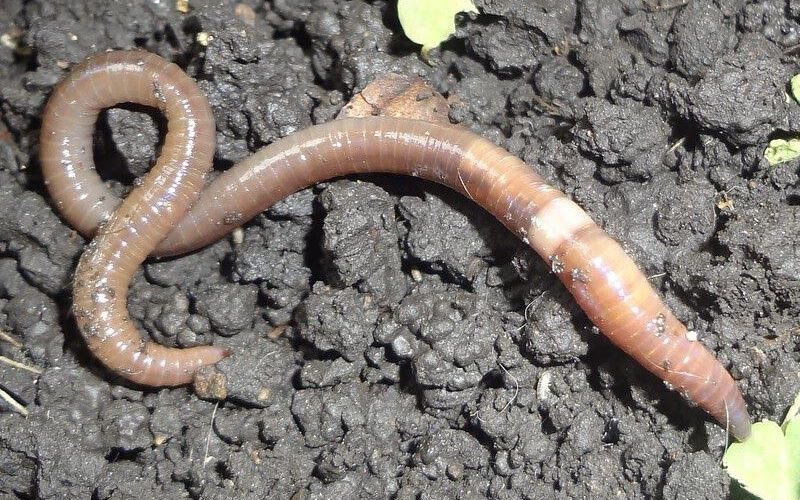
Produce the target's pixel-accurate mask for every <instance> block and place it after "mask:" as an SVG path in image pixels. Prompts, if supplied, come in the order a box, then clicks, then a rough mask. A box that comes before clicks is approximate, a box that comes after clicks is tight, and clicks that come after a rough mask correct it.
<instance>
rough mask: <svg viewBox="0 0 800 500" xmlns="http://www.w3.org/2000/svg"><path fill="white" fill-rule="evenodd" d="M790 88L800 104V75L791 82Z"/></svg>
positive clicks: (795, 76)
mask: <svg viewBox="0 0 800 500" xmlns="http://www.w3.org/2000/svg"><path fill="white" fill-rule="evenodd" d="M789 88H790V89H792V97H794V100H795V101H797V102H800V74H797V75H794V76H793V77H792V79H791V80H790V81H789Z"/></svg>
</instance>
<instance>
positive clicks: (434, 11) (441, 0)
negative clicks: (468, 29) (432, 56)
mask: <svg viewBox="0 0 800 500" xmlns="http://www.w3.org/2000/svg"><path fill="white" fill-rule="evenodd" d="M459 12H478V9H476V8H475V5H474V4H473V3H472V0H397V16H398V17H399V18H400V25H401V26H402V27H403V31H404V32H405V34H406V36H407V37H408V38H409V39H410V40H411V41H412V42H415V43H418V44H420V45H422V53H423V54H427V53H428V51H430V50H431V49H433V48H435V47H437V46H438V45H439V44H440V43H442V42H443V41H445V40H447V38H448V37H449V36H450V35H452V34H453V33H454V32H455V31H456V22H455V17H456V14H458V13H459Z"/></svg>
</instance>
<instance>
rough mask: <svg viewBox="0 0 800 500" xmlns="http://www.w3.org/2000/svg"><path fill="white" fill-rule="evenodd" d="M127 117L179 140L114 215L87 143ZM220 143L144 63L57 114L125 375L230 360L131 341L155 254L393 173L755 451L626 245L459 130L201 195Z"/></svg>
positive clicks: (73, 208) (67, 172) (92, 274)
mask: <svg viewBox="0 0 800 500" xmlns="http://www.w3.org/2000/svg"><path fill="white" fill-rule="evenodd" d="M126 101H127V102H136V103H141V104H145V105H149V106H156V107H158V108H160V109H161V110H163V111H164V112H165V113H166V114H167V118H168V120H169V132H168V134H167V137H166V140H165V144H164V147H163V149H162V155H161V157H160V158H159V161H158V164H157V165H156V166H155V167H154V168H153V169H152V171H151V172H150V173H149V174H148V175H147V176H146V177H145V179H144V183H143V184H142V185H141V186H140V187H137V188H135V189H134V190H133V191H132V193H131V195H130V196H128V197H127V198H126V199H125V200H124V202H122V203H121V204H120V205H119V207H118V208H116V206H117V205H118V204H119V203H120V202H119V200H117V199H115V198H114V196H113V195H112V194H111V193H110V191H109V190H108V189H107V187H106V186H105V185H104V184H103V183H102V181H101V180H100V179H99V177H98V176H97V174H96V173H95V172H94V171H93V169H92V165H93V162H92V158H91V151H92V149H91V138H92V129H93V126H94V120H95V118H96V115H97V112H98V111H99V110H100V109H102V108H104V107H108V106H112V105H114V104H116V103H119V102H126ZM213 134H214V126H213V120H212V117H211V112H210V110H209V108H208V105H207V103H206V102H205V99H204V98H203V96H202V94H201V93H200V92H199V90H198V89H197V88H196V87H195V86H194V84H193V83H192V82H191V80H190V79H189V78H188V77H187V76H186V75H184V74H183V72H182V71H180V69H179V68H178V67H177V66H174V65H172V64H167V63H166V62H164V61H163V60H161V59H160V58H158V57H157V56H154V55H150V54H147V53H144V52H139V51H132V52H110V53H106V54H101V55H97V56H94V57H93V58H91V59H90V60H89V61H87V62H86V63H84V64H82V65H81V66H79V67H78V68H76V70H75V71H73V73H72V75H71V76H70V77H69V78H68V79H67V80H66V81H65V82H64V83H62V84H61V85H60V86H59V87H58V88H57V89H56V91H55V92H54V94H53V97H52V98H51V100H50V102H49V103H48V106H47V109H46V113H45V117H44V123H43V126H42V163H43V165H44V169H45V177H46V179H47V182H48V188H49V190H50V192H51V194H52V196H53V198H54V199H56V203H57V205H58V207H59V209H61V210H62V212H63V214H64V217H65V218H66V219H67V220H68V221H69V222H70V224H72V225H73V226H74V227H75V228H76V229H78V230H79V231H81V232H82V233H83V234H86V235H91V234H92V233H93V232H94V231H95V228H96V227H97V226H98V224H100V223H101V222H103V221H105V220H106V219H108V220H107V222H105V223H104V224H103V225H102V226H101V227H102V229H100V230H98V231H97V236H96V238H95V240H94V241H93V242H92V243H91V244H90V247H89V249H88V250H87V251H86V253H85V254H84V256H83V257H82V258H81V261H80V263H79V265H78V270H77V273H76V277H75V304H74V310H75V315H76V317H77V318H78V324H79V326H80V328H81V331H82V332H83V336H84V337H85V338H86V340H87V342H88V344H89V347H90V348H91V350H92V351H93V352H94V353H95V354H96V355H97V357H98V358H99V359H100V360H101V361H102V362H103V363H104V364H105V365H106V366H108V367H109V368H111V369H112V370H114V371H115V372H117V373H119V374H121V375H123V376H125V377H127V378H129V379H131V380H133V381H135V382H138V383H141V384H146V385H156V386H157V385H178V384H183V383H187V382H190V381H191V380H192V378H193V376H194V373H195V371H196V369H197V368H198V367H199V366H201V365H206V364H212V363H215V362H217V361H219V360H220V359H221V358H222V357H224V356H225V355H226V352H225V351H224V350H223V349H220V348H218V347H213V346H208V347H196V348H192V349H173V348H165V347H162V346H158V345H156V344H153V343H151V342H144V341H143V340H142V339H141V337H140V335H139V333H138V332H137V331H136V329H135V328H133V327H132V326H131V325H130V321H129V318H128V315H127V311H126V308H125V294H126V292H127V288H128V284H129V281H130V278H131V276H132V274H133V272H134V271H135V269H136V268H137V267H138V266H139V265H140V264H141V263H142V261H143V260H144V259H145V258H146V257H147V256H148V255H149V254H151V253H156V254H159V255H175V254H179V253H183V252H187V251H189V250H192V249H195V248H198V247H201V246H203V245H206V244H208V243H211V242H213V241H215V240H216V239H218V238H220V237H222V236H223V235H224V234H226V233H227V232H229V231H230V230H231V229H233V228H234V227H235V226H238V225H240V224H241V223H243V222H244V221H247V220H249V219H250V218H251V217H253V216H254V215H256V214H257V213H259V212H261V211H263V210H265V209H266V208H268V207H269V206H271V205H272V204H274V203H275V202H277V201H279V200H281V199H282V198H284V197H285V196H287V195H289V194H291V193H293V192H295V191H297V190H299V189H302V188H304V187H307V186H310V185H312V184H315V183H317V182H320V181H323V180H326V179H330V178H332V177H339V176H343V175H349V174H355V173H365V172H384V173H394V174H404V175H412V176H417V177H422V178H425V179H429V180H432V181H435V182H438V183H441V184H444V185H446V186H449V187H450V188H452V189H454V190H456V191H458V192H460V193H462V194H463V195H465V196H467V197H469V198H470V199H472V200H474V201H475V202H476V203H478V204H479V205H481V206H482V207H484V208H485V209H486V210H487V211H489V212H490V213H491V214H492V215H494V216H495V217H496V218H497V219H498V220H500V221H501V222H502V223H503V224H504V225H505V226H506V227H507V228H508V229H510V230H511V231H512V232H513V233H514V234H516V235H517V236H519V237H520V238H521V239H522V240H523V241H524V242H525V243H527V244H529V245H530V246H531V247H532V248H533V249H534V250H536V252H538V253H539V255H541V256H542V257H543V258H544V259H546V260H547V261H548V262H549V263H550V266H551V268H552V270H553V272H555V273H556V274H557V275H558V277H559V278H560V279H561V281H562V282H563V283H564V285H565V286H566V287H567V288H568V289H569V290H570V292H571V293H572V294H573V296H574V297H575V299H576V300H577V301H578V303H579V304H580V306H581V307H582V308H583V310H584V311H585V312H586V314H587V315H588V316H589V318H590V319H591V320H592V321H593V322H594V324H595V325H596V326H597V327H598V328H599V329H600V330H601V331H602V332H603V333H604V334H605V335H606V336H607V337H608V338H609V339H611V341H612V342H614V343H615V344H616V345H618V346H619V347H620V348H621V349H622V350H624V351H625V352H626V353H628V354H629V355H630V356H632V357H633V358H634V359H636V360H637V361H638V362H639V363H641V364H642V365H643V366H644V367H645V368H647V369H648V370H649V371H651V372H653V373H654V374H656V375H657V376H659V377H661V378H662V379H663V380H664V381H665V382H666V383H667V384H668V385H670V386H672V387H673V388H675V389H676V390H678V391H680V392H682V393H683V394H684V395H685V396H686V397H687V398H689V399H691V400H692V401H693V402H695V403H696V404H697V405H699V406H700V407H702V408H704V409H705V410H706V411H707V412H708V413H710V414H711V415H712V416H714V417H715V418H716V419H717V420H718V421H719V422H721V423H722V424H723V425H728V426H729V427H730V429H731V432H732V434H733V435H734V436H736V437H737V438H739V439H744V438H746V437H747V436H748V435H749V432H750V419H749V416H748V414H747V409H746V406H745V403H744V400H743V399H742V396H741V394H740V392H739V390H738V389H737V387H736V385H735V383H734V381H733V379H732V378H731V376H730V374H729V373H728V372H727V371H726V370H725V368H724V367H723V366H722V365H721V364H720V363H719V362H718V361H717V360H716V359H715V358H714V357H713V356H712V355H711V353H709V352H708V351H707V350H706V349H705V348H704V347H703V346H702V344H700V342H698V341H697V338H696V335H694V334H693V333H692V332H688V331H687V329H686V327H684V326H683V325H682V324H681V323H680V321H678V320H677V319H676V318H675V316H674V315H673V314H672V313H671V312H670V311H669V310H668V309H667V307H666V306H665V305H664V303H663V302H662V301H661V299H660V298H659V296H658V294H657V293H656V292H655V290H653V288H652V287H651V286H650V284H649V283H648V281H647V279H646V278H645V276H644V275H643V274H642V273H641V272H640V271H639V269H638V268H637V266H636V265H635V263H634V262H633V261H632V260H631V259H630V258H629V257H628V256H627V255H626V254H625V252H624V251H623V250H622V248H621V247H620V246H619V244H617V243H616V242H615V241H614V240H613V239H612V238H611V237H609V236H608V235H607V234H606V233H605V232H604V231H603V230H602V229H600V228H599V227H598V226H597V225H596V224H595V223H594V222H592V220H591V219H590V218H589V216H588V215H587V214H586V213H585V212H584V211H583V210H582V209H581V208H580V207H578V205H576V204H575V203H574V202H572V201H571V200H570V199H568V198H567V197H566V196H565V195H564V194H563V193H561V192H560V191H559V190H557V189H555V188H553V187H551V186H549V185H548V184H547V183H546V182H545V181H544V180H543V179H542V178H541V177H540V176H539V175H538V174H536V173H535V172H534V170H533V169H532V168H531V167H530V166H528V165H526V164H525V163H524V162H522V161H521V160H520V159H518V158H517V157H515V156H513V155H512V154H510V153H508V152H507V151H505V150H504V149H502V148H499V147H497V146H495V145H494V144H492V143H490V142H489V141H487V140H485V139H482V138H480V137H478V136H476V135H475V134H472V133H471V132H468V131H466V130H464V129H461V128H458V127H454V126H446V125H437V124H431V123H426V122H421V121H413V120H405V119H396V118H386V117H375V118H363V119H344V120H337V121H335V122H332V123H327V124H324V125H317V126H314V127H311V128H308V129H306V130H303V131H301V132H298V133H296V134H293V135H291V136H289V137H287V138H285V139H281V140H279V141H277V142H275V143H274V144H272V145H270V146H268V147H266V148H264V149H262V150H260V151H258V152H257V153H255V154H253V155H252V156H250V157H249V158H247V159H245V160H244V161H242V162H240V163H239V164H237V165H236V166H234V167H233V168H231V169H230V170H228V171H226V172H224V173H223V174H222V175H220V176H219V177H218V178H217V179H215V181H214V182H213V183H211V184H210V185H209V186H206V187H205V189H203V188H202V182H203V181H202V179H203V175H204V173H205V172H206V171H207V170H208V169H209V168H210V163H211V157H212V154H213V147H214V141H213ZM201 191H202V192H201ZM198 197H199V199H198ZM195 200H196V201H195ZM190 207H191V209H190ZM115 208H116V211H115Z"/></svg>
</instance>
